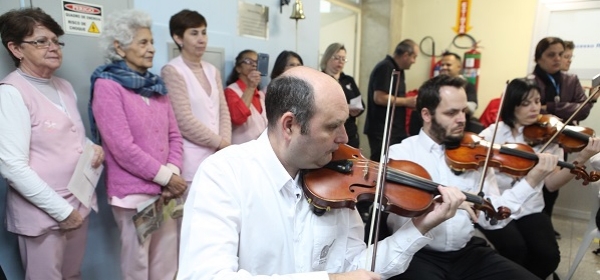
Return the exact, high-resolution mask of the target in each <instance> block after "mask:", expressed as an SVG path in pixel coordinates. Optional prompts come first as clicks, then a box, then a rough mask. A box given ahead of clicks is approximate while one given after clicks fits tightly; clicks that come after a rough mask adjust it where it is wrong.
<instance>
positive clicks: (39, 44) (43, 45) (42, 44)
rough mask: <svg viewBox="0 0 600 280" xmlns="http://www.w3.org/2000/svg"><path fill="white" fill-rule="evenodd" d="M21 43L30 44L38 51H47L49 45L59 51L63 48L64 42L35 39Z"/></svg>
mask: <svg viewBox="0 0 600 280" xmlns="http://www.w3.org/2000/svg"><path fill="white" fill-rule="evenodd" d="M23 43H27V44H32V45H33V46H34V47H36V48H38V49H47V48H49V47H50V45H51V44H54V45H56V46H57V47H58V48H59V49H61V48H62V47H64V46H65V43H64V42H60V41H58V40H48V39H37V40H35V41H23Z"/></svg>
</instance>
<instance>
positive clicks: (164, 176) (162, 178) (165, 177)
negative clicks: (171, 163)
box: [152, 165, 173, 187]
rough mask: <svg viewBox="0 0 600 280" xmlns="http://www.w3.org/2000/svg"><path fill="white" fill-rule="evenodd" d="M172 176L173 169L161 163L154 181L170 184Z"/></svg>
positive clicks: (163, 184) (162, 184)
mask: <svg viewBox="0 0 600 280" xmlns="http://www.w3.org/2000/svg"><path fill="white" fill-rule="evenodd" d="M171 176H173V171H171V169H170V168H169V167H167V166H164V165H161V166H160V169H159V170H158V173H156V176H154V179H152V181H153V182H154V183H157V184H159V185H161V186H163V187H164V186H166V185H168V184H169V181H170V180H171Z"/></svg>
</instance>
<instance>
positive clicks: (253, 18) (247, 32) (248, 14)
mask: <svg viewBox="0 0 600 280" xmlns="http://www.w3.org/2000/svg"><path fill="white" fill-rule="evenodd" d="M268 23H269V7H266V6H263V5H259V4H250V3H245V2H243V1H239V2H238V34H239V35H240V36H248V37H255V38H261V39H269V28H268Z"/></svg>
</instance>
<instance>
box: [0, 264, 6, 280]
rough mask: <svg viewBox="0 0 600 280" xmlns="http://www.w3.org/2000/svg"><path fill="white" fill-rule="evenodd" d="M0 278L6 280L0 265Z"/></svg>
mask: <svg viewBox="0 0 600 280" xmlns="http://www.w3.org/2000/svg"><path fill="white" fill-rule="evenodd" d="M0 280H6V275H4V270H2V266H0Z"/></svg>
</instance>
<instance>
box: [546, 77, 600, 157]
mask: <svg viewBox="0 0 600 280" xmlns="http://www.w3.org/2000/svg"><path fill="white" fill-rule="evenodd" d="M598 91H600V87H596V91H594V93H592V94H590V95H589V96H588V97H587V98H586V99H585V101H583V103H581V104H579V107H577V110H575V112H573V114H571V116H570V117H569V118H568V119H567V121H565V122H563V125H562V126H561V127H560V128H559V129H557V130H556V132H555V133H554V134H553V135H552V137H550V139H548V141H546V143H544V146H542V148H541V149H540V151H539V152H540V153H542V152H544V151H545V150H546V149H547V148H548V146H549V145H550V143H552V141H554V139H556V137H558V135H559V134H560V133H561V132H562V131H563V130H564V129H565V128H566V127H567V124H568V123H570V122H571V121H572V120H573V119H574V118H575V116H576V115H577V113H579V111H581V109H583V107H584V106H585V105H587V104H588V103H590V101H591V100H592V98H593V97H594V95H596V94H598Z"/></svg>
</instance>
